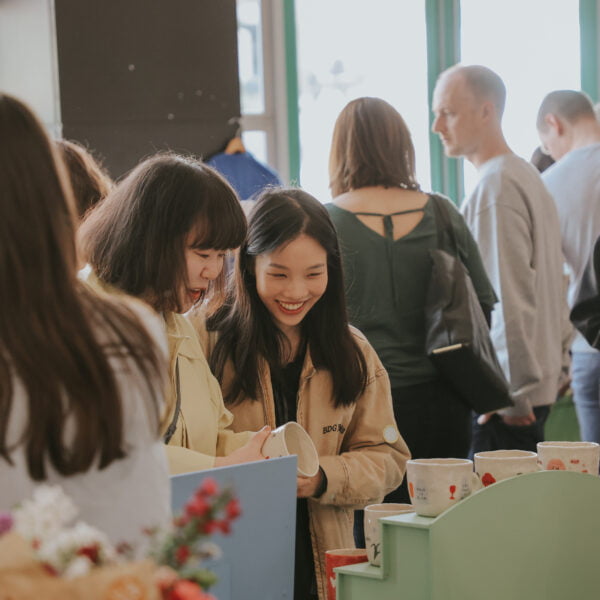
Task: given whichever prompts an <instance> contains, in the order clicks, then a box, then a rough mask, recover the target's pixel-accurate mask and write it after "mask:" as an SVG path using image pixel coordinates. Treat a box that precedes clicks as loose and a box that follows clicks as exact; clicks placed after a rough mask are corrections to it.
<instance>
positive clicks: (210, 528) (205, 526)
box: [199, 521, 219, 535]
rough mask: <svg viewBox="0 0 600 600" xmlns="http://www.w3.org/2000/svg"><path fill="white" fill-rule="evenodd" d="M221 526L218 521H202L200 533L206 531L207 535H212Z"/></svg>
mask: <svg viewBox="0 0 600 600" xmlns="http://www.w3.org/2000/svg"><path fill="white" fill-rule="evenodd" d="M218 528H219V524H218V522H217V521H206V523H200V525H199V531H200V533H206V535H211V534H212V533H214V532H215V531H217V529H218Z"/></svg>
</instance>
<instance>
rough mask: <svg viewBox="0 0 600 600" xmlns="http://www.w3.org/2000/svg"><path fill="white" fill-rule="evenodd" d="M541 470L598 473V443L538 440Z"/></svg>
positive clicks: (599, 448)
mask: <svg viewBox="0 0 600 600" xmlns="http://www.w3.org/2000/svg"><path fill="white" fill-rule="evenodd" d="M537 451H538V464H539V466H540V468H541V469H542V470H543V471H576V472H578V473H590V474H592V475H598V465H599V463H600V445H599V444H597V443H596V442H538V445H537Z"/></svg>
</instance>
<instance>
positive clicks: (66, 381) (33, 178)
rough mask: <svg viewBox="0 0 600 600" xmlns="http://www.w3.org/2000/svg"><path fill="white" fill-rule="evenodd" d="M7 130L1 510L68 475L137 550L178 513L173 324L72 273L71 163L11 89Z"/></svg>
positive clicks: (0, 286) (112, 530)
mask: <svg viewBox="0 0 600 600" xmlns="http://www.w3.org/2000/svg"><path fill="white" fill-rule="evenodd" d="M0 138H1V139H2V144H0V307H1V308H0V415H2V418H1V419H0V481H1V485H0V511H3V510H10V509H11V508H13V507H14V506H15V505H16V504H18V503H20V502H22V501H23V500H26V499H28V498H29V497H30V496H31V495H32V493H33V490H34V488H35V486H37V485H39V484H40V483H43V482H45V483H48V484H56V485H60V486H61V487H62V488H63V489H64V491H65V492H66V494H67V495H68V496H70V498H71V499H72V500H73V502H74V503H75V505H76V506H77V508H78V509H79V518H81V520H83V521H85V522H87V523H89V524H90V525H92V526H94V527H97V528H99V529H100V530H102V531H103V532H104V533H105V534H106V535H107V536H108V537H109V538H110V540H111V541H112V542H113V543H114V544H118V543H120V542H127V543H129V544H130V545H132V546H134V547H138V548H139V547H140V545H142V544H143V540H144V538H145V537H146V536H145V535H144V534H143V530H144V529H149V528H150V529H152V528H157V527H158V528H162V527H167V526H168V525H169V522H170V483H169V478H168V470H167V461H166V457H165V452H164V447H163V444H162V442H161V438H160V432H159V423H160V414H161V411H162V408H163V400H164V398H163V393H164V389H165V383H166V374H167V373H166V360H165V359H166V357H165V354H166V340H165V335H164V331H162V328H161V326H160V322H159V320H158V318H157V317H156V316H155V315H154V314H153V313H152V311H150V310H149V309H148V308H147V307H145V306H144V305H143V304H142V303H140V302H137V301H135V300H132V299H130V300H126V299H124V298H123V299H121V298H109V297H104V296H99V295H97V294H95V293H94V292H93V291H92V290H90V289H89V288H88V287H87V286H86V285H85V284H84V283H82V282H80V281H79V280H78V279H77V276H76V271H77V264H76V251H75V229H76V223H77V211H76V205H75V200H74V197H73V193H72V191H71V187H70V184H69V180H68V175H67V171H66V169H65V166H64V164H63V162H62V159H61V157H60V155H59V153H58V152H57V150H56V147H55V145H54V144H53V143H52V142H51V141H50V139H49V138H48V136H47V134H46V132H45V131H44V128H43V125H42V124H41V123H40V122H39V121H38V119H37V117H36V116H35V115H34V114H33V113H32V112H31V111H30V110H29V108H28V107H27V106H25V105H24V104H23V103H21V102H20V101H19V100H17V99H15V98H13V97H11V96H8V95H3V94H0Z"/></svg>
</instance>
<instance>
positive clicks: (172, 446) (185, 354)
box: [163, 313, 260, 474]
mask: <svg viewBox="0 0 600 600" xmlns="http://www.w3.org/2000/svg"><path fill="white" fill-rule="evenodd" d="M165 322H166V326H167V336H168V342H169V375H170V380H171V386H170V390H171V393H170V398H169V399H168V402H167V406H168V407H169V409H168V410H167V413H166V415H165V419H164V429H165V431H166V429H167V428H168V426H169V425H170V424H171V421H172V420H173V417H174V415H175V406H176V402H177V364H179V390H180V395H181V408H180V412H179V418H178V420H177V427H176V429H175V432H174V433H173V437H171V440H170V441H169V444H168V446H167V456H168V458H169V467H170V471H171V474H175V473H186V472H189V471H199V470H202V469H210V468H212V467H213V466H214V464H215V456H227V455H228V454H230V453H231V452H233V451H234V450H236V449H237V448H240V447H241V446H243V445H244V444H245V443H246V442H247V441H248V440H249V439H250V436H251V435H252V433H251V432H248V431H244V432H241V433H234V431H233V430H232V429H231V424H232V422H233V416H232V414H231V413H230V412H229V411H228V410H227V409H226V408H225V405H224V404H223V396H222V394H221V388H220V387H219V383H218V381H217V380H216V379H215V378H214V376H213V374H212V373H211V371H210V368H209V366H208V363H207V362H206V358H205V356H204V352H203V351H202V347H201V345H200V342H199V340H198V336H197V334H196V332H195V330H194V328H193V327H192V325H191V324H190V323H189V321H188V320H187V318H186V317H184V316H183V315H179V314H177V313H168V314H167V315H166V317H165ZM259 429H260V428H259ZM237 431H241V430H240V429H239V428H237ZM163 433H164V432H163Z"/></svg>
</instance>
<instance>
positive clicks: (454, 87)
mask: <svg viewBox="0 0 600 600" xmlns="http://www.w3.org/2000/svg"><path fill="white" fill-rule="evenodd" d="M505 100H506V89H505V87H504V83H503V82H502V80H501V79H500V77H499V76H498V75H497V74H496V73H494V72H493V71H492V70H491V69H488V68H487V67H484V66H480V65H470V66H462V65H455V66H454V67H452V68H450V69H448V70H446V71H444V72H443V73H442V74H441V75H440V77H439V78H438V81H437V84H436V87H435V90H434V95H433V112H434V115H435V119H434V122H433V126H432V130H433V132H434V133H437V134H438V135H439V136H440V139H441V141H442V144H443V146H444V150H445V152H446V154H447V155H448V156H452V157H458V156H464V157H465V158H467V160H469V162H471V163H472V164H473V165H474V166H475V167H476V168H477V170H478V173H479V182H478V183H477V186H476V187H475V189H474V190H473V192H472V193H471V195H470V196H469V197H468V198H467V199H466V200H465V202H464V203H463V205H462V213H463V216H464V217H465V219H466V221H467V223H468V225H469V227H470V229H471V232H472V234H473V237H474V238H475V240H476V241H477V243H478V245H479V250H480V252H481V256H482V259H483V263H484V265H485V268H486V271H487V273H488V275H489V277H490V279H491V281H492V285H493V286H494V289H495V290H496V291H497V292H498V294H499V295H500V304H499V308H498V309H497V310H495V311H494V315H493V318H492V329H491V336H492V341H493V343H494V347H495V349H496V352H497V355H498V359H499V361H500V364H501V365H502V368H503V370H504V373H505V375H506V378H507V379H508V381H509V382H510V385H511V387H510V391H511V395H512V398H513V400H514V403H515V405H514V406H513V407H509V408H506V409H503V410H501V411H499V412H498V413H496V414H493V415H491V414H488V415H481V416H480V417H479V418H474V422H473V427H474V438H473V446H472V449H473V451H474V452H479V451H482V450H496V449H502V448H510V449H513V448H514V449H522V450H533V451H535V450H536V444H537V442H539V441H541V440H543V439H544V423H545V421H546V418H547V416H548V413H549V410H550V405H551V404H553V403H554V401H555V400H556V395H557V391H558V387H559V380H560V377H561V372H562V356H563V353H562V339H563V331H564V329H565V328H564V327H563V323H564V322H565V321H566V315H567V313H566V311H565V302H566V299H565V295H564V284H563V275H562V265H563V257H562V251H561V248H560V227H559V223H558V216H557V214H556V207H555V206H554V202H553V201H552V198H551V196H550V194H549V192H548V190H547V189H546V187H545V186H544V184H543V182H542V180H541V178H540V175H539V173H538V172H537V170H536V169H535V168H534V167H533V166H532V165H531V164H529V163H528V162H527V161H525V160H523V159H522V158H520V157H518V156H516V155H515V154H514V153H513V152H512V151H511V149H510V148H509V146H508V144H507V142H506V140H505V138H504V135H503V132H502V124H501V120H502V114H503V111H504V104H505Z"/></svg>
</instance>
